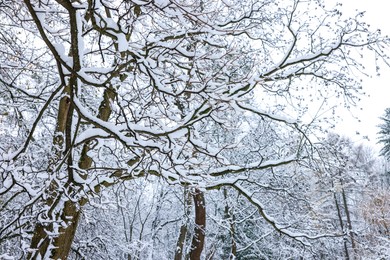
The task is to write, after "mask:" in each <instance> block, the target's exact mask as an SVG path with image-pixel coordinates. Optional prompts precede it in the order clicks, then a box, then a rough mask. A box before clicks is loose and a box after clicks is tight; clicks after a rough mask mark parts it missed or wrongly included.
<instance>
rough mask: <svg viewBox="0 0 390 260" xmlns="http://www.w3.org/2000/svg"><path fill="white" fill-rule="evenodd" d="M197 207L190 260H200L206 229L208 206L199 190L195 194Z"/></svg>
mask: <svg viewBox="0 0 390 260" xmlns="http://www.w3.org/2000/svg"><path fill="white" fill-rule="evenodd" d="M193 199H194V206H195V228H194V235H193V237H192V243H191V251H190V259H191V260H198V259H200V256H201V254H202V251H203V247H204V240H205V228H206V205H205V200H204V194H203V192H201V191H200V190H199V189H195V193H194V194H193Z"/></svg>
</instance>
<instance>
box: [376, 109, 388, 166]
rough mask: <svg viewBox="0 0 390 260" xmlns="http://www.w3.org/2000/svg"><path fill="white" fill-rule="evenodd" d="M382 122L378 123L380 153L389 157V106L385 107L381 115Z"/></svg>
mask: <svg viewBox="0 0 390 260" xmlns="http://www.w3.org/2000/svg"><path fill="white" fill-rule="evenodd" d="M381 119H382V124H380V125H379V128H380V131H379V133H378V134H379V143H381V144H382V145H383V147H382V149H381V155H383V156H384V157H386V158H387V159H389V158H390V108H386V110H385V115H384V116H383V117H381Z"/></svg>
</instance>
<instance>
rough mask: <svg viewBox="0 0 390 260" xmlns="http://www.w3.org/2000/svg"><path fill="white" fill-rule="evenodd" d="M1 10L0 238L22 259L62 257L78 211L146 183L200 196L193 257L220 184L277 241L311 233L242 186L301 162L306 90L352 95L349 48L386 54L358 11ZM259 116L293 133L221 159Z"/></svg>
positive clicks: (63, 5)
mask: <svg viewBox="0 0 390 260" xmlns="http://www.w3.org/2000/svg"><path fill="white" fill-rule="evenodd" d="M0 16H1V20H2V21H3V20H4V21H6V22H4V25H2V27H1V29H0V39H1V40H0V45H1V49H2V51H3V52H4V53H5V54H4V55H1V56H0V57H1V59H2V60H1V62H2V67H1V68H0V69H1V71H0V87H1V94H0V95H1V96H0V98H1V109H0V113H1V114H0V120H2V123H1V124H2V126H3V125H4V128H2V129H6V130H0V131H2V132H1V134H2V141H3V142H1V144H0V149H1V154H0V164H1V179H2V180H1V182H0V183H1V184H0V194H1V195H3V196H5V197H6V198H5V201H6V202H5V204H7V205H11V204H12V205H18V206H17V207H16V208H14V212H15V213H16V214H14V215H13V216H12V217H11V215H10V214H8V211H7V213H6V214H7V218H6V219H7V221H6V223H4V225H2V226H1V228H0V241H6V240H7V239H10V238H13V237H15V236H16V237H19V241H24V245H25V246H24V247H23V248H24V249H23V252H24V256H27V258H30V259H31V258H38V257H41V258H53V259H66V258H67V256H68V255H69V252H70V249H71V244H72V241H73V239H74V236H75V233H76V229H77V225H78V221H79V218H80V212H81V209H82V208H83V206H85V205H86V204H87V203H89V202H90V201H91V198H94V196H96V195H97V194H101V193H102V192H104V190H105V189H107V188H108V187H111V186H115V185H117V184H120V183H124V182H125V181H130V180H133V179H137V178H148V177H149V176H157V177H158V178H161V179H163V180H164V181H165V182H166V183H167V184H168V185H180V186H185V187H189V188H191V189H192V190H195V191H196V192H195V193H194V194H193V197H194V204H193V205H194V208H195V223H196V224H197V225H196V226H195V229H194V234H193V240H192V241H193V242H192V251H191V253H190V257H191V258H192V259H199V258H200V257H201V255H202V252H204V250H203V247H204V238H205V234H206V233H205V230H204V229H205V227H206V211H205V193H206V191H208V190H213V189H218V188H220V187H222V186H227V187H230V188H232V189H234V190H235V191H236V192H237V193H239V194H241V196H243V197H244V198H246V199H247V201H249V202H250V203H251V204H253V205H254V206H255V207H256V209H257V212H258V213H259V215H260V216H261V217H262V218H263V219H264V221H266V222H267V223H268V224H269V226H270V227H272V228H273V229H274V230H276V231H277V232H279V233H280V234H283V235H285V236H287V237H289V238H291V239H300V238H305V239H308V238H310V237H311V235H307V234H305V233H299V234H297V233H296V232H294V231H295V229H294V228H291V226H290V224H289V223H278V222H277V221H276V220H275V219H274V218H273V217H272V216H271V215H270V214H268V212H267V209H266V208H265V206H264V204H263V203H262V202H261V201H259V200H258V199H257V198H255V197H254V196H253V194H252V191H251V190H250V189H248V188H246V187H247V186H248V187H251V185H252V184H253V183H252V182H251V181H252V180H253V179H254V178H252V177H253V176H255V175H258V172H264V173H272V170H273V169H274V168H275V169H276V168H278V167H281V166H285V165H288V164H292V163H295V162H297V161H300V160H302V159H304V158H306V157H307V156H308V155H309V153H308V152H307V151H308V150H305V149H304V148H305V145H306V144H307V143H308V135H309V133H310V131H311V129H310V128H309V127H307V126H306V125H305V124H304V122H301V121H300V120H299V118H300V117H301V116H302V115H303V114H304V113H305V111H306V109H307V102H308V101H310V100H308V101H306V100H305V98H306V97H310V96H311V95H314V96H316V97H318V98H320V99H326V97H327V96H328V94H327V93H330V92H331V93H336V95H340V96H343V97H345V98H347V99H348V100H352V101H354V99H355V95H356V94H357V92H359V86H360V85H359V81H358V80H356V77H355V75H354V74H353V73H351V72H356V71H357V70H361V69H363V65H362V64H361V63H360V61H359V60H358V58H356V57H358V56H356V55H355V53H358V52H359V51H360V50H361V49H362V48H363V49H364V48H366V49H368V50H371V51H373V52H374V53H375V54H376V55H377V56H378V57H380V58H384V59H385V60H386V59H387V56H386V54H385V53H384V51H383V50H384V49H385V48H384V47H385V46H387V44H388V39H387V38H385V37H382V36H381V35H380V31H375V32H371V31H369V30H368V26H367V25H366V24H365V23H364V22H362V21H361V16H362V14H358V15H357V16H356V17H354V18H351V19H347V20H345V21H343V20H340V19H339V18H340V17H341V13H340V12H339V11H338V10H337V9H329V10H328V9H327V8H325V7H324V6H323V4H322V2H321V1H309V2H306V1H299V0H291V1H280V2H279V1H268V0H264V1H250V0H249V1H241V0H240V1H238V0H237V1H234V0H232V1H209V2H204V1H189V2H188V1H173V0H163V1H127V0H126V1H119V0H118V1H105V0H85V1H84V0H81V1H70V0H57V1H54V0H48V1H41V0H24V1H23V2H14V1H1V9H0ZM9 18H11V19H9ZM256 100H260V102H257V101H256ZM8 107H10V108H12V112H9V113H8V112H6V108H8ZM287 115H288V116H287ZM13 120H14V121H17V124H16V125H13V124H12V121H13ZM255 121H265V122H267V123H268V124H269V125H270V128H272V131H274V132H275V133H276V135H277V136H283V135H285V134H286V133H288V134H289V135H290V136H293V138H294V140H288V139H280V140H274V142H273V143H272V144H273V147H272V149H271V148H269V147H258V149H256V150H248V151H247V152H245V153H241V155H240V157H241V159H240V160H238V159H237V158H235V159H232V158H229V156H227V155H228V154H232V153H234V152H238V151H242V150H243V149H245V147H244V143H243V142H242V140H243V136H245V135H247V134H248V132H249V131H250V130H251V129H253V127H254V124H253V122H255ZM251 122H252V123H251ZM214 134H218V135H222V136H234V138H226V139H225V140H219V138H218V137H217V136H215V135H214ZM269 134H270V133H264V136H268V135H269ZM3 136H4V137H3ZM218 140H219V141H218ZM285 140H286V141H285ZM263 148H264V149H263ZM3 205H4V204H3ZM3 207H5V206H3ZM5 208H6V207H5ZM7 209H8V208H7ZM26 241H29V242H26ZM26 244H29V246H26ZM22 254H23V253H22Z"/></svg>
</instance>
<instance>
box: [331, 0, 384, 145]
mask: <svg viewBox="0 0 390 260" xmlns="http://www.w3.org/2000/svg"><path fill="white" fill-rule="evenodd" d="M331 1H333V0H331ZM331 1H329V2H331ZM334 2H336V1H334ZM338 2H341V3H342V4H343V7H342V8H343V12H345V13H346V14H347V13H351V14H353V13H355V11H356V9H358V10H359V11H365V12H366V13H365V18H364V19H365V21H366V22H367V23H369V24H370V25H371V26H372V29H374V28H378V29H381V30H382V32H383V35H390V1H388V0H339V1H338ZM325 3H328V1H327V0H326V1H325ZM388 51H389V53H390V49H389V50H388ZM370 64H371V65H374V66H375V64H374V60H373V59H372V58H371V59H369V60H367V64H366V65H367V67H368V65H370ZM372 68H373V67H371V70H372ZM374 74H375V73H374ZM363 88H364V91H365V92H366V93H367V94H368V95H369V96H366V97H363V98H362V101H361V102H360V103H358V105H357V107H356V108H352V109H351V111H350V112H349V111H347V110H343V111H342V117H343V122H339V123H338V124H337V127H336V131H337V132H339V133H342V134H344V135H347V136H350V137H351V138H352V139H353V140H355V141H362V140H363V139H364V136H367V137H368V138H369V140H370V141H369V144H371V145H373V146H376V149H380V146H379V145H377V144H376V143H377V134H376V133H377V132H378V131H379V129H378V127H377V125H378V124H379V123H380V119H379V117H380V116H382V115H383V113H384V109H385V108H387V107H390V68H387V67H385V65H384V64H383V68H382V71H381V76H380V77H376V76H375V75H373V77H372V78H370V79H369V78H367V79H364V82H363ZM361 109H362V110H361ZM354 116H355V117H358V119H360V123H359V121H358V119H356V118H354ZM357 132H358V133H359V134H357Z"/></svg>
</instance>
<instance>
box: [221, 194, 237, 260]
mask: <svg viewBox="0 0 390 260" xmlns="http://www.w3.org/2000/svg"><path fill="white" fill-rule="evenodd" d="M223 196H224V198H225V201H226V205H225V219H226V220H227V221H228V222H229V236H230V242H231V244H230V252H229V256H228V257H229V259H234V258H235V257H236V254H237V245H236V241H235V239H234V231H235V228H234V215H233V214H232V212H231V208H230V206H229V203H228V202H227V199H228V194H227V189H226V188H225V189H224V190H223Z"/></svg>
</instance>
